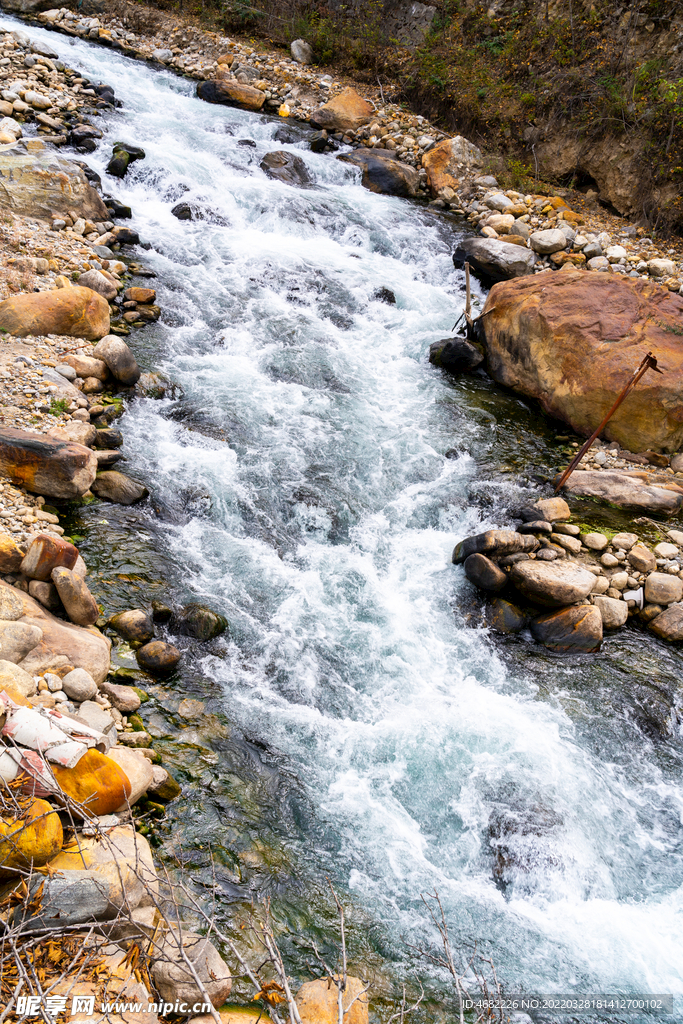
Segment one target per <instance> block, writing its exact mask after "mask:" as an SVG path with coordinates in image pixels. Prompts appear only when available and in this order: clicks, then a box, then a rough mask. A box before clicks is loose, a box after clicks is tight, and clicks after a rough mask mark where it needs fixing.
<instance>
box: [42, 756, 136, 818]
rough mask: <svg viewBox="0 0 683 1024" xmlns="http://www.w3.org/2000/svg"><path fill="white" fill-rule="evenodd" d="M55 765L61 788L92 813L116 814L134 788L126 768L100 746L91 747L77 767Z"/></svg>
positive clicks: (52, 766) (57, 779) (56, 777)
mask: <svg viewBox="0 0 683 1024" xmlns="http://www.w3.org/2000/svg"><path fill="white" fill-rule="evenodd" d="M51 768H52V770H53V772H54V775H55V779H56V781H57V784H58V786H59V788H60V789H61V791H62V792H63V793H66V795H67V796H69V797H71V799H72V800H74V801H75V802H76V803H77V804H82V805H83V806H85V807H86V808H87V809H88V811H90V813H91V814H113V812H114V811H115V810H117V808H119V807H120V806H121V804H125V802H126V800H127V799H128V797H129V796H130V794H131V791H132V790H131V785H130V781H129V779H128V776H127V775H126V773H125V772H124V770H123V768H120V767H119V765H118V764H117V763H116V761H113V760H112V759H111V758H110V757H107V755H106V754H101V753H100V751H99V750H88V752H87V753H85V754H84V755H83V757H82V758H81V759H80V761H79V762H78V764H77V765H75V766H74V767H73V768H62V766H61V765H58V764H53V765H51Z"/></svg>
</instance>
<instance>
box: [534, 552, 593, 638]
mask: <svg viewBox="0 0 683 1024" xmlns="http://www.w3.org/2000/svg"><path fill="white" fill-rule="evenodd" d="M550 564H551V565H555V564H557V563H554V562H552V563H550ZM559 564H560V565H563V564H566V563H562V562H560V563H559ZM531 633H532V635H533V636H534V638H535V639H536V640H538V642H539V643H542V644H543V645H544V646H545V647H549V648H550V649H551V650H553V651H557V652H558V653H562V654H590V653H592V652H593V651H598V650H599V649H600V644H601V643H602V615H601V614H600V609H599V608H596V607H595V606H594V605H589V604H582V605H573V606H572V607H571V608H560V610H559V611H555V612H549V613H548V614H547V615H539V617H538V618H536V619H533V620H532V622H531Z"/></svg>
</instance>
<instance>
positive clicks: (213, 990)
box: [152, 931, 232, 1006]
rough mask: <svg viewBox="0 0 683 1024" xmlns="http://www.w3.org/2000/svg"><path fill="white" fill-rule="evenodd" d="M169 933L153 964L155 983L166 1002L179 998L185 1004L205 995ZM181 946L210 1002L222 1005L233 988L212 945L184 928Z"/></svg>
mask: <svg viewBox="0 0 683 1024" xmlns="http://www.w3.org/2000/svg"><path fill="white" fill-rule="evenodd" d="M172 935H177V932H176V931H174V932H173V933H172ZM172 935H169V934H167V935H166V937H165V939H164V940H163V949H162V951H161V956H160V958H159V959H157V960H156V962H155V963H154V966H153V967H152V978H153V981H154V985H155V987H156V989H157V991H158V992H159V995H160V996H161V998H162V999H163V1000H164V1001H166V1002H169V1003H175V1002H177V1001H179V1002H184V1003H185V1004H187V1005H193V1004H195V1003H197V1002H203V999H204V995H203V993H202V992H201V990H200V989H199V987H198V985H197V982H196V981H195V980H194V978H193V976H192V974H191V973H190V970H189V968H188V966H187V964H186V963H185V962H184V960H183V958H182V954H181V953H180V950H179V948H178V947H179V943H178V941H177V940H176V941H175V942H174V941H173V938H172ZM182 947H183V949H184V951H185V954H186V956H187V958H188V959H189V960H190V961H191V962H192V965H193V966H194V968H195V971H196V972H197V974H198V976H199V977H200V978H201V980H202V982H203V984H204V986H205V988H206V991H207V993H208V995H209V998H210V999H211V1002H212V1003H213V1005H214V1006H221V1005H222V1003H224V1002H225V1001H226V999H227V998H228V996H229V995H230V990H231V988H232V978H231V976H230V968H229V967H228V965H227V964H226V962H225V961H224V960H223V958H222V957H221V955H220V953H219V952H218V950H217V949H216V948H215V946H213V945H212V944H211V943H210V942H209V940H208V939H207V938H205V937H204V936H203V935H195V934H193V933H192V932H184V933H183V934H182Z"/></svg>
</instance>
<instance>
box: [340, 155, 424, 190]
mask: <svg viewBox="0 0 683 1024" xmlns="http://www.w3.org/2000/svg"><path fill="white" fill-rule="evenodd" d="M337 160H341V161H343V162H344V163H347V164H355V165H356V167H360V169H361V170H362V172H363V177H362V184H363V187H364V188H367V189H368V191H370V192H378V193H380V194H381V195H385V196H405V197H409V196H414V195H415V193H416V192H417V187H418V185H419V183H420V178H419V175H418V172H417V171H416V170H415V168H414V167H411V166H410V164H404V163H403V162H402V161H401V160H399V158H398V156H396V155H395V154H394V153H392V152H391V151H390V150H386V149H354V150H353V151H352V152H351V153H342V154H341V155H340V156H338V157H337Z"/></svg>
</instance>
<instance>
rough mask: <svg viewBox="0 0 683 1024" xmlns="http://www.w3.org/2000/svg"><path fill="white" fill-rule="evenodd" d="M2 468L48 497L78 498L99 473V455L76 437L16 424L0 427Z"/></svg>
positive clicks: (24, 485)
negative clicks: (52, 434)
mask: <svg viewBox="0 0 683 1024" xmlns="http://www.w3.org/2000/svg"><path fill="white" fill-rule="evenodd" d="M0 472H1V473H3V474H4V475H5V476H8V477H9V478H10V480H11V481H12V482H13V483H15V484H21V485H22V486H23V487H25V488H26V489H27V490H28V491H32V492H33V493H34V494H42V495H43V496H44V497H46V498H63V499H66V500H68V499H70V498H78V497H80V496H81V495H82V494H85V492H86V491H87V490H88V489H89V488H90V485H91V484H92V482H93V481H94V479H95V476H96V475H97V456H96V455H95V453H94V452H93V451H91V449H90V448H85V447H84V446H83V445H82V444H76V443H75V442H74V441H62V440H60V439H58V438H55V437H49V436H48V435H46V434H35V433H33V432H32V431H28V430H15V429H14V428H13V427H5V428H3V429H0Z"/></svg>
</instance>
